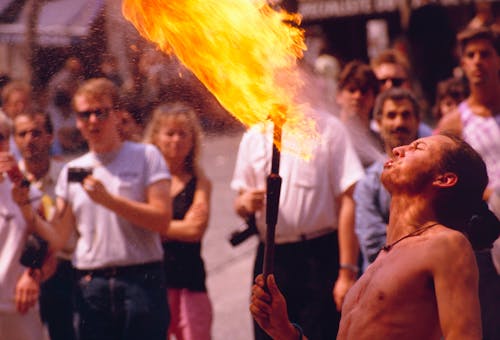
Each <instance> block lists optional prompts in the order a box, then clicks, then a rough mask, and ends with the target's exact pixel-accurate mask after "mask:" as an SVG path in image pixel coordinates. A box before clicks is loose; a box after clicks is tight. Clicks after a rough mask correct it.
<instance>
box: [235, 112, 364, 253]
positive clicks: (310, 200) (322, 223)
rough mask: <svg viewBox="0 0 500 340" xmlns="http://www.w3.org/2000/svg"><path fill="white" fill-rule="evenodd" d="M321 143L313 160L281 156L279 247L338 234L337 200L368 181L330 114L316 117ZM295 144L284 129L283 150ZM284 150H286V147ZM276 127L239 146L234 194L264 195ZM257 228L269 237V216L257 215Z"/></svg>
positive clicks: (258, 130)
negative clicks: (331, 232) (253, 191)
mask: <svg viewBox="0 0 500 340" xmlns="http://www.w3.org/2000/svg"><path fill="white" fill-rule="evenodd" d="M315 119H316V125H317V130H318V132H319V134H320V136H321V141H320V142H319V143H317V144H316V145H315V147H314V149H313V151H312V157H311V159H310V160H305V159H304V158H302V157H300V156H298V155H295V154H292V153H289V152H282V153H281V158H280V171H279V173H280V176H281V178H282V185H281V193H280V203H279V212H278V222H277V225H276V237H275V240H276V243H278V244H279V243H289V242H295V241H297V239H300V236H301V235H311V234H314V233H315V232H319V231H322V230H325V229H328V228H331V229H332V230H336V229H337V219H338V216H337V207H336V205H335V199H336V197H338V196H339V195H340V194H342V193H343V192H344V191H345V190H347V189H348V188H349V187H350V186H351V185H353V184H354V183H356V182H357V181H358V180H359V179H361V178H362V176H363V175H364V172H363V167H362V166H361V163H360V161H359V159H358V157H357V155H356V152H355V151H354V148H353V145H352V143H351V141H350V139H349V135H348V133H347V131H346V130H345V128H344V126H343V125H342V123H341V122H340V121H339V120H338V119H337V118H336V117H334V116H332V115H329V114H327V113H320V112H317V113H316V114H315ZM287 138H293V137H292V136H291V135H290V134H288V133H287V130H286V126H285V127H284V129H283V137H282V144H283V145H284V146H285V145H286V143H287ZM285 148H286V146H285ZM271 155H272V125H271V124H269V125H268V126H266V127H265V128H264V127H263V126H262V125H258V126H254V127H253V128H251V129H250V130H249V131H247V132H246V133H245V134H244V135H243V138H242V140H241V143H240V147H239V151H238V157H237V160H236V166H235V171H234V176H233V179H232V182H231V188H232V189H233V190H236V191H238V192H239V191H242V190H243V191H244V190H247V189H265V188H266V178H267V176H268V175H269V173H270V170H271ZM257 225H258V228H259V231H260V233H261V235H265V211H264V212H262V213H260V214H257Z"/></svg>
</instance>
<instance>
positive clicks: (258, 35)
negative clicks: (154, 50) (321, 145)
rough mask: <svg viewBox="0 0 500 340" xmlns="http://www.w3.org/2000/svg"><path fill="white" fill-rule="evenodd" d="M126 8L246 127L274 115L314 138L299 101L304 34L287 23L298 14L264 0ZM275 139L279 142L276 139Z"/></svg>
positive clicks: (158, 2)
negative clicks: (297, 63) (277, 8)
mask: <svg viewBox="0 0 500 340" xmlns="http://www.w3.org/2000/svg"><path fill="white" fill-rule="evenodd" d="M122 10H123V14H124V16H125V17H126V18H127V19H128V20H129V21H131V22H132V23H133V24H134V26H135V27H136V28H137V30H138V31H139V33H140V34H141V35H142V36H143V37H145V38H146V39H148V40H150V41H152V42H154V43H156V44H157V45H158V46H159V48H160V49H161V50H162V51H164V52H166V53H174V54H175V55H176V56H177V58H178V59H179V60H180V61H181V62H182V63H183V64H184V65H185V66H186V67H187V68H188V69H189V70H191V72H193V73H194V74H195V75H196V77H197V78H198V79H199V80H200V81H201V82H202V83H203V84H204V85H205V86H206V87H207V89H208V90H209V91H210V92H211V93H212V94H213V95H214V96H215V97H216V98H217V100H218V101H219V102H220V103H221V105H223V106H224V107H225V108H226V109H227V110H228V111H229V112H230V113H231V114H232V115H234V116H235V117H236V118H237V119H238V120H240V121H241V122H242V123H243V124H245V125H247V126H251V125H254V124H256V123H258V122H263V121H266V120H268V119H270V120H272V121H273V122H274V123H275V125H276V126H277V127H278V129H279V131H281V128H282V125H283V124H284V123H285V121H286V127H287V130H288V131H289V132H290V133H292V134H293V135H294V137H295V138H296V139H298V140H295V142H296V143H294V144H296V145H302V144H301V143H300V142H298V141H300V140H301V141H304V142H306V141H310V140H311V137H312V136H316V130H315V125H314V122H313V121H312V119H308V118H306V117H305V114H304V112H305V110H306V106H307V105H306V104H303V103H299V100H298V99H297V97H298V95H299V94H300V91H301V89H302V87H303V82H302V80H301V78H300V75H299V71H298V69H297V65H296V62H297V59H298V58H300V57H302V51H303V50H305V48H306V47H305V43H304V35H303V31H302V30H301V29H300V28H298V27H297V26H298V25H297V26H294V25H289V24H286V23H285V22H294V23H296V24H299V22H300V17H299V16H298V15H297V14H290V13H286V12H285V11H280V12H278V11H275V10H274V9H272V8H271V7H270V6H269V5H268V4H267V3H266V2H265V0H238V1H234V0H124V2H123V7H122ZM275 142H277V146H278V147H281V145H279V138H276V140H275ZM297 142H298V143H297ZM306 144H307V143H306ZM296 145H295V146H294V147H296ZM287 149H288V148H287ZM294 151H295V152H297V150H294ZM300 152H301V153H302V152H306V153H307V151H304V150H302V151H300Z"/></svg>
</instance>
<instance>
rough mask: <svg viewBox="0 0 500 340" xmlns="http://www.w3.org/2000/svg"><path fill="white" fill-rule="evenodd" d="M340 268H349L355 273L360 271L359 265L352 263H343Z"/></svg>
mask: <svg viewBox="0 0 500 340" xmlns="http://www.w3.org/2000/svg"><path fill="white" fill-rule="evenodd" d="M340 269H347V270H349V271H351V272H353V273H355V274H357V273H359V267H358V266H356V265H354V264H351V263H341V264H340Z"/></svg>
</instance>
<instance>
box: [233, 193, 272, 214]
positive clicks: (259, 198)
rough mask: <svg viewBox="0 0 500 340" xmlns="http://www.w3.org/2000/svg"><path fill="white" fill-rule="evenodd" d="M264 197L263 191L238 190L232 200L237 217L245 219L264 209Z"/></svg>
mask: <svg viewBox="0 0 500 340" xmlns="http://www.w3.org/2000/svg"><path fill="white" fill-rule="evenodd" d="M265 195H266V191H265V190H257V189H247V190H240V192H239V194H238V196H237V197H236V199H235V200H234V210H235V211H236V213H237V214H238V215H239V216H241V217H243V218H247V217H248V216H249V215H251V214H255V213H256V212H257V211H259V210H262V208H263V207H264V200H265Z"/></svg>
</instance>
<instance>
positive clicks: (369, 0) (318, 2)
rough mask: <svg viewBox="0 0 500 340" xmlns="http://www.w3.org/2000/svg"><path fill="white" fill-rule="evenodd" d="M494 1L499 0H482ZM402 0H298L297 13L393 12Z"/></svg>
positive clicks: (419, 0)
mask: <svg viewBox="0 0 500 340" xmlns="http://www.w3.org/2000/svg"><path fill="white" fill-rule="evenodd" d="M476 1H479V0H440V1H439V3H440V4H441V5H443V6H457V5H463V4H470V3H473V2H476ZM482 1H489V2H495V1H499V0H482ZM427 2H428V0H410V6H411V7H412V8H418V7H421V6H423V5H425V4H426V3H427ZM401 4H402V0H299V13H300V14H302V17H303V18H304V20H317V19H326V18H335V17H348V16H353V15H367V14H376V13H384V12H393V11H397V10H398V9H399V6H401Z"/></svg>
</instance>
